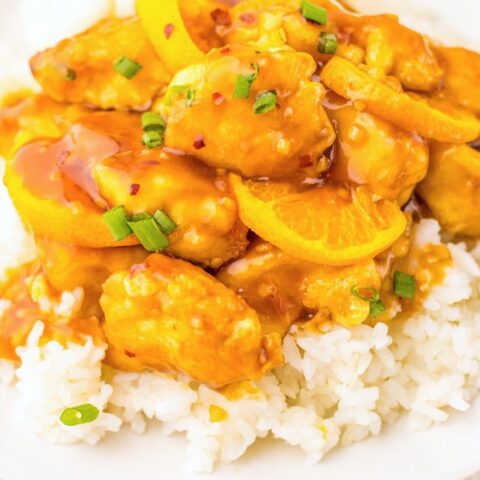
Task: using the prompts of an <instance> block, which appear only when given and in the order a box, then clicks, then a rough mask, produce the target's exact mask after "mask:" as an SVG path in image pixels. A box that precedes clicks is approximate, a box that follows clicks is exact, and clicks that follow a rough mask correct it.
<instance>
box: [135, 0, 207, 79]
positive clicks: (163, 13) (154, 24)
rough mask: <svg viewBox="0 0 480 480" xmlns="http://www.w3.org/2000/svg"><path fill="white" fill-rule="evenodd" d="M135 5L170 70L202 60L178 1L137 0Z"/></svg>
mask: <svg viewBox="0 0 480 480" xmlns="http://www.w3.org/2000/svg"><path fill="white" fill-rule="evenodd" d="M136 6H137V12H138V15H139V17H140V20H141V21H142V24H143V28H144V29H145V31H146V32H147V36H148V38H149V39H150V41H151V42H152V44H153V46H154V48H155V50H156V52H157V54H158V56H159V57H160V59H161V60H162V61H163V62H164V64H165V65H166V67H167V68H168V69H169V70H170V71H171V72H172V73H175V72H177V71H178V70H181V69H182V68H185V67H187V66H189V65H192V64H193V63H197V62H199V61H200V60H201V59H202V57H203V52H202V51H201V50H200V48H198V46H197V45H196V44H195V42H194V41H193V40H192V38H191V36H190V34H189V33H188V31H187V28H186V26H185V23H184V20H183V18H182V14H181V11H180V6H179V0H137V3H136Z"/></svg>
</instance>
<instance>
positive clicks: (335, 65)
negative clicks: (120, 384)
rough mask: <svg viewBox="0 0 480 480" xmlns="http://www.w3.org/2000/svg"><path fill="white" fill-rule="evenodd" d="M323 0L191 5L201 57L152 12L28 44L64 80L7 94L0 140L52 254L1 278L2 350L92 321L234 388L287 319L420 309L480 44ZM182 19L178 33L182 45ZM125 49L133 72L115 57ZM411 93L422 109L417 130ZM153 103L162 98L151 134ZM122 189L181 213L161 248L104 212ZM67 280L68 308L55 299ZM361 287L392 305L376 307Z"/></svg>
mask: <svg viewBox="0 0 480 480" xmlns="http://www.w3.org/2000/svg"><path fill="white" fill-rule="evenodd" d="M316 3H318V5H319V6H324V7H325V8H326V9H327V10H328V14H329V19H328V22H327V24H326V25H320V24H318V23H315V22H312V21H309V20H307V19H306V18H304V17H303V16H302V14H301V12H300V11H299V9H298V5H297V3H296V2H288V1H287V2H279V4H275V2H273V1H271V2H266V3H265V4H264V2H260V3H258V2H255V1H254V0H252V1H244V2H239V3H238V4H237V5H235V6H234V7H232V8H231V9H227V7H225V11H223V10H222V11H221V12H219V11H218V9H217V7H218V5H216V2H213V1H212V2H207V3H206V4H205V5H207V7H206V8H204V9H203V10H202V9H196V5H195V8H193V7H192V9H191V10H189V11H188V12H187V11H185V12H184V13H185V17H186V22H185V23H186V25H187V30H188V29H190V30H191V32H190V33H191V38H192V39H193V40H196V41H198V47H199V51H201V50H202V49H204V50H205V51H206V53H205V55H204V56H200V57H198V58H199V60H198V62H199V63H198V64H195V65H183V66H182V65H181V63H182V62H181V58H180V59H179V58H177V59H176V60H177V61H178V63H179V64H180V66H179V68H175V69H172V71H174V70H175V71H177V70H179V69H180V70H179V71H178V73H177V74H176V75H172V74H170V73H169V72H168V69H167V68H166V65H170V63H169V58H168V55H165V58H163V57H164V56H163V55H162V51H161V49H158V48H157V47H158V45H157V44H155V39H154V38H148V36H147V33H146V31H144V29H143V26H142V23H141V22H140V21H139V19H137V18H129V19H108V20H104V21H102V22H100V23H99V24H98V25H95V26H93V27H92V28H90V29H89V30H88V31H87V32H84V33H82V34H80V35H77V36H76V37H74V38H72V39H69V40H65V41H64V42H61V43H60V44H59V45H58V46H56V47H53V48H51V49H49V50H47V51H46V52H42V53H40V54H38V55H37V56H35V57H34V59H32V62H31V65H32V70H33V73H34V75H35V77H36V78H37V79H38V80H39V82H40V84H41V85H42V88H43V90H44V92H47V94H48V96H47V95H46V94H43V93H42V94H39V95H32V96H28V97H27V98H24V95H23V94H22V95H17V97H16V98H15V97H12V98H10V99H9V100H8V102H7V104H6V105H5V108H4V109H2V110H0V129H1V130H2V138H1V139H0V153H1V154H3V155H5V156H6V157H8V160H7V168H6V184H7V186H8V188H9V189H10V194H11V197H12V200H13V202H14V204H15V205H16V207H17V209H18V211H19V213H20V215H21V217H22V218H23V219H24V221H25V223H27V224H29V225H30V226H31V228H32V230H33V233H34V235H35V237H36V242H37V247H38V250H39V255H38V258H37V259H36V260H35V262H33V264H32V265H28V266H26V267H24V268H22V269H20V270H19V271H17V272H13V273H12V275H11V276H10V278H9V280H8V282H7V285H6V286H5V287H3V288H2V290H1V291H0V297H2V298H4V299H5V300H7V303H6V304H5V309H4V311H2V313H1V315H0V357H1V356H3V357H7V358H10V359H14V358H15V347H16V346H18V345H22V344H23V343H24V342H25V338H26V335H27V334H28V331H29V329H30V328H31V326H32V325H33V323H34V322H35V321H36V320H42V321H43V322H44V323H45V325H46V335H45V338H44V340H45V341H47V340H48V339H58V340H59V341H61V342H63V343H64V342H66V341H67V340H68V339H73V340H74V341H82V339H83V337H82V335H84V334H89V335H91V336H93V337H94V339H95V340H96V341H98V342H100V341H106V342H107V343H109V345H110V351H109V354H108V359H109V360H108V361H110V362H111V363H112V364H113V365H115V366H117V367H121V368H125V369H133V370H135V369H141V368H145V367H148V368H155V369H158V370H162V369H166V370H168V371H172V370H173V371H182V372H186V373H188V374H190V375H191V376H192V378H194V379H199V380H201V381H205V382H206V383H210V384H212V385H214V386H216V387H222V386H225V385H226V384H228V383H231V382H232V381H235V382H236V381H240V382H241V381H242V380H251V379H255V378H259V377H260V376H261V375H262V374H264V373H265V372H266V371H268V370H269V369H271V368H273V367H274V366H275V365H278V364H280V363H281V361H282V360H281V358H282V350H281V340H282V337H283V336H284V335H285V334H286V332H288V331H289V329H290V327H291V326H292V324H295V323H296V324H297V325H299V326H300V328H305V329H310V330H315V331H321V332H323V331H327V330H328V329H329V328H331V327H332V326H333V325H334V324H335V323H339V324H342V325H344V326H346V327H351V326H354V325H358V324H360V323H362V322H371V323H374V322H376V321H389V320H390V319H391V318H392V316H393V315H394V314H395V313H396V312H398V310H399V308H398V307H399V305H400V306H401V308H402V309H403V312H404V313H403V314H404V315H406V314H407V313H408V312H411V311H412V310H417V309H420V308H421V306H422V303H423V301H424V300H425V298H426V297H427V295H428V293H429V292H430V291H431V290H432V288H434V286H435V285H437V284H438V283H441V282H442V281H443V279H444V275H445V272H446V270H447V269H448V267H449V266H451V265H452V259H451V256H450V253H449V250H448V248H446V247H444V246H439V245H427V246H424V247H422V248H417V247H415V244H414V240H413V231H414V228H415V225H414V224H415V223H416V222H418V220H419V219H421V218H426V217H430V216H431V212H430V210H429V209H428V207H426V206H425V205H423V204H422V202H421V201H420V200H419V199H418V198H419V197H418V198H417V196H416V195H417V194H418V193H420V194H421V195H422V198H424V199H426V200H427V203H428V204H429V205H430V206H431V205H432V201H431V200H430V198H431V196H432V195H434V194H432V191H441V190H439V189H441V188H444V187H445V184H444V181H445V178H444V177H445V175H444V174H443V173H442V172H443V170H442V166H443V167H444V166H445V162H444V160H445V155H443V154H442V153H441V152H442V151H443V149H445V148H447V147H445V146H444V143H445V142H447V140H448V142H451V141H457V142H460V143H462V142H464V141H471V140H473V141H475V138H474V137H475V135H476V134H477V136H478V135H479V134H480V126H479V125H480V124H479V123H478V120H477V119H476V118H475V117H473V118H472V116H471V115H470V114H469V113H468V112H465V111H463V110H461V109H460V110H459V109H458V107H459V106H460V107H462V108H465V109H469V110H471V111H473V112H475V113H478V111H479V109H478V108H477V107H478V105H477V103H478V98H477V95H476V94H474V93H470V94H466V93H464V91H463V90H466V89H468V90H472V85H474V83H475V82H474V80H475V79H476V77H475V75H473V74H471V72H470V73H469V74H467V75H463V76H462V75H461V72H460V71H459V70H460V69H458V68H456V65H457V62H458V61H459V59H464V58H469V59H470V60H469V62H470V61H471V64H472V65H474V66H475V68H477V67H478V66H477V60H478V58H480V57H478V56H476V55H475V54H471V55H470V54H468V53H465V52H462V51H456V50H455V51H453V50H450V49H441V48H440V47H438V48H437V47H435V48H434V47H433V46H432V45H430V42H429V40H428V39H426V38H424V37H423V36H421V35H420V34H417V33H416V32H413V31H411V30H409V29H407V28H405V27H403V26H401V25H400V24H399V23H398V21H397V19H396V18H395V17H393V16H388V15H385V16H360V15H356V14H354V13H353V12H350V11H348V10H346V9H344V8H341V7H340V6H339V5H338V4H337V3H332V2H329V1H327V0H316ZM210 7H212V11H209V10H208V9H209V8H210ZM207 10H208V11H207ZM227 10H228V11H227ZM167 26H168V25H167ZM176 28H180V26H179V25H177V26H173V25H171V26H169V28H167V29H166V30H164V31H163V32H162V33H163V37H162V39H161V40H162V42H165V41H169V39H170V38H171V43H170V45H171V47H172V48H171V50H169V53H171V51H174V50H175V48H176V47H178V45H175V38H178V37H176V35H175V33H176V32H175V29H176ZM179 31H180V30H179ZM325 33H328V34H330V35H336V37H335V42H336V43H335V48H336V52H335V55H333V54H327V53H325V51H323V52H321V51H319V49H318V46H319V38H320V39H321V38H322V35H324V34H325ZM153 47H155V48H153ZM183 47H185V48H187V47H186V46H185V45H182V48H183ZM211 47H218V48H215V49H213V50H210V51H208V52H207V50H209V49H210V48H211ZM320 50H321V49H320ZM179 51H180V50H179ZM470 53H471V52H470ZM197 54H198V52H197ZM472 55H473V56H472ZM121 56H125V57H128V58H127V60H130V61H129V62H127V63H129V65H130V67H132V65H133V67H135V69H136V73H135V74H134V75H133V76H131V75H130V74H131V73H132V72H123V73H122V71H119V70H118V68H117V66H114V65H115V64H116V60H118V58H119V57H121ZM130 57H131V58H130ZM477 57H478V58H477ZM170 60H171V58H170ZM135 64H136V66H135ZM478 65H480V62H478ZM182 68H183V69H182ZM326 73H328V75H327V74H326ZM129 77H130V78H129ZM347 77H348V78H347ZM169 82H170V84H169ZM355 82H356V83H355ZM239 85H240V87H241V88H239ZM474 87H475V88H476V85H474ZM335 92H337V93H335ZM372 92H373V93H376V94H378V96H379V97H380V98H377V97H375V98H373V99H372V98H371V95H372ZM378 92H380V93H378ZM340 93H341V95H342V96H340ZM54 99H56V101H55V100H54ZM267 100H268V101H269V102H270V103H268V102H267V103H266V104H263V103H262V102H263V101H265V102H266V101H267ZM61 102H68V103H61ZM375 102H376V103H375ZM402 102H403V103H402ZM392 105H393V106H392ZM398 105H410V106H413V107H414V108H415V111H417V112H420V113H421V118H420V120H418V119H417V118H415V119H414V120H418V121H417V123H416V124H415V127H412V126H411V120H412V119H411V118H409V117H408V114H409V112H408V111H404V110H405V109H401V111H400V112H399V111H398V108H396V107H395V106H397V107H398ZM385 106H387V107H388V108H386V109H385ZM102 108H103V109H104V110H100V109H102ZM145 110H151V113H154V114H155V115H157V116H158V115H159V116H160V117H161V119H160V120H158V123H156V124H153V131H154V135H153V137H157V142H156V143H155V144H151V143H149V137H150V136H151V135H149V133H150V134H151V132H152V130H151V128H152V125H147V126H145V125H143V124H142V122H143V120H142V115H141V113H139V112H142V111H145ZM452 125H453V127H452ZM419 126H420V127H423V126H425V129H424V130H423V129H422V128H418V127H419ZM427 127H428V128H427ZM149 129H150V130H149ZM457 130H458V132H459V133H458V132H457ZM419 131H420V132H422V135H423V137H424V138H423V137H421V136H420V135H419V134H418V132H419ZM423 132H425V133H423ZM457 133H458V135H457ZM452 139H453V140H452ZM465 139H466V140H465ZM439 142H440V143H439ZM441 142H443V143H441ZM457 148H458V151H460V153H461V154H462V155H461V156H458V155H454V154H452V157H455V158H454V162H452V163H455V164H456V162H457V163H458V164H460V163H461V164H462V168H463V171H464V173H465V174H464V175H463V174H462V176H460V177H459V178H457V181H458V185H460V187H461V186H462V185H464V184H468V185H467V186H469V187H472V182H473V180H472V178H477V173H478V174H479V175H478V176H479V177H480V173H479V172H480V163H479V162H478V157H477V155H475V154H474V153H476V152H475V151H474V150H473V149H472V148H470V147H467V146H466V145H465V146H459V147H448V150H449V151H450V150H451V151H452V152H456V151H457ZM432 152H433V153H434V154H435V152H437V154H438V155H436V156H438V158H437V162H436V163H435V164H432V163H431V164H430V169H431V171H430V174H429V173H428V168H429V161H430V157H431V153H432ZM472 152H474V153H472ZM437 168H438V169H440V172H439V173H438V172H437V173H438V175H436V176H435V175H432V171H433V170H435V169H437ZM435 172H436V170H435V171H434V172H433V173H435ZM427 175H430V178H429V179H430V180H432V179H433V180H432V181H433V183H435V184H434V185H431V184H430V183H429V182H428V181H426V180H425V178H426V177H427ZM447 180H449V179H448V178H447ZM418 185H420V187H419V188H416V187H417V186H418ZM458 190H459V191H460V190H462V189H461V188H458ZM473 190H475V189H474V188H473V189H472V195H474V194H475V193H476V192H475V191H473ZM429 193H430V195H429ZM455 193H457V192H453V194H455ZM449 194H452V192H449ZM457 200H458V199H457ZM461 200H462V199H461V198H460V199H459V201H458V204H459V205H461V203H462V202H461ZM471 203H473V204H474V202H471ZM118 206H123V207H124V209H125V212H126V214H127V215H128V217H129V221H131V220H132V218H131V217H130V216H131V215H133V214H145V213H149V214H153V213H155V212H157V211H158V210H161V212H160V213H162V212H163V213H164V214H165V215H166V216H167V217H168V218H169V219H170V221H171V222H172V224H174V229H173V231H172V232H171V233H169V236H168V242H169V245H168V248H166V250H165V251H164V252H163V253H164V254H163V255H156V254H154V255H152V256H149V254H148V253H147V252H146V251H145V250H144V249H143V248H142V247H141V246H139V242H140V240H139V238H137V237H136V236H135V235H133V234H130V235H128V236H127V238H126V239H125V240H124V241H123V242H124V243H118V242H116V241H115V240H114V238H113V237H112V235H111V232H110V230H109V229H108V228H107V226H106V223H105V222H104V220H103V217H102V214H103V213H104V212H106V211H107V210H109V209H111V208H115V207H118ZM447 207H448V206H447ZM438 208H439V209H440V208H442V209H444V208H445V205H444V204H442V205H439V206H438ZM467 213H468V214H469V215H467V219H466V222H465V223H466V224H468V221H469V220H471V216H472V215H471V212H470V211H468V212H467ZM436 217H437V218H441V216H440V215H436ZM38 218H40V221H37V220H38ZM412 218H413V222H412ZM475 218H476V217H475ZM458 230H459V231H460V233H468V232H470V231H471V230H467V229H466V228H465V225H463V224H462V225H460V226H458ZM127 231H128V229H127ZM72 232H73V233H74V234H73V233H72ZM396 271H401V272H403V273H406V274H409V275H411V276H413V277H415V280H416V284H417V286H416V293H415V298H414V300H413V301H410V300H404V299H400V298H399V296H398V295H397V294H395V292H394V291H393V288H394V287H393V280H394V274H395V272H396ZM65 291H66V292H67V294H66V295H67V296H68V295H73V297H74V299H75V302H74V307H72V309H71V311H69V312H67V314H64V315H60V314H59V313H58V312H59V311H60V310H59V309H60V306H59V305H60V302H61V299H62V292H65ZM359 292H360V294H359ZM365 292H371V293H372V296H378V295H379V296H380V298H381V301H382V302H383V306H385V307H386V308H385V311H380V312H377V313H378V315H377V314H375V315H373V313H372V310H371V300H372V298H369V297H368V296H365V295H364V293H365ZM69 298H72V297H69ZM389 307H391V308H389ZM145 329H147V330H148V332H147V333H145V332H146V331H147V330H145ZM149 332H150V333H149ZM152 332H153V333H152ZM232 345H236V347H235V348H233V347H232ZM207 350H208V352H207ZM239 357H242V358H248V359H249V361H248V362H247V363H248V368H245V369H244V368H243V367H245V366H246V365H243V364H241V363H239V362H238V358H239ZM218 365H221V367H222V368H219V367H218ZM240 385H242V386H241V387H239V388H238V391H243V390H245V391H247V392H250V393H252V389H251V384H249V383H248V382H246V383H244V382H241V383H240ZM238 391H237V390H236V389H235V388H232V389H231V390H230V393H229V394H230V395H232V396H235V395H237V394H238ZM225 392H229V390H228V388H227V390H225ZM210 416H211V417H212V418H214V419H215V421H217V420H219V419H220V420H221V419H224V412H222V411H221V409H216V410H215V409H213V410H212V411H210Z"/></svg>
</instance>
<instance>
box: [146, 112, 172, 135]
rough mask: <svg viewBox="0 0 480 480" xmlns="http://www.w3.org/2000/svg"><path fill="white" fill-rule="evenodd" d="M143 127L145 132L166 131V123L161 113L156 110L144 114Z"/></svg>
mask: <svg viewBox="0 0 480 480" xmlns="http://www.w3.org/2000/svg"><path fill="white" fill-rule="evenodd" d="M142 128H143V131H144V132H150V131H152V130H153V131H158V132H163V131H165V128H166V125H165V122H164V120H163V118H162V116H161V115H160V114H159V113H155V112H145V113H144V114H143V115H142Z"/></svg>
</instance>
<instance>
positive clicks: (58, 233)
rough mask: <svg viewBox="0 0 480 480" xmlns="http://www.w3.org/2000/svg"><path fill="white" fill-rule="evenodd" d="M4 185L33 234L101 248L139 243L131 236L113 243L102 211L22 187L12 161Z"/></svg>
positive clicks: (20, 178) (63, 241)
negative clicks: (38, 193)
mask: <svg viewBox="0 0 480 480" xmlns="http://www.w3.org/2000/svg"><path fill="white" fill-rule="evenodd" d="M5 185H6V186H7V188H8V191H9V193H10V197H11V199H12V201H13V204H14V205H15V208H16V209H17V211H18V213H19V215H20V217H21V218H22V220H23V222H24V223H25V224H26V225H27V227H29V228H31V230H32V231H33V233H34V234H35V235H44V236H45V237H47V238H49V239H50V240H54V241H57V242H61V243H67V244H72V245H77V246H80V247H89V248H103V247H121V246H128V245H138V240H137V238H136V237H135V236H134V235H130V236H129V237H127V238H126V239H125V240H123V241H121V242H116V241H115V240H114V239H113V238H112V235H111V233H110V231H109V230H108V228H107V225H106V223H105V221H104V220H103V218H102V212H101V211H100V210H97V209H93V208H89V207H88V206H86V205H83V204H82V203H81V202H79V201H75V202H71V203H63V204H62V203H60V202H59V201H57V200H54V199H50V198H40V197H38V196H36V195H35V194H33V193H32V192H30V190H28V188H27V187H26V186H25V184H24V182H23V179H22V176H21V175H20V174H19V173H18V172H16V171H15V169H14V167H13V165H12V164H11V162H8V163H7V166H6V170H5Z"/></svg>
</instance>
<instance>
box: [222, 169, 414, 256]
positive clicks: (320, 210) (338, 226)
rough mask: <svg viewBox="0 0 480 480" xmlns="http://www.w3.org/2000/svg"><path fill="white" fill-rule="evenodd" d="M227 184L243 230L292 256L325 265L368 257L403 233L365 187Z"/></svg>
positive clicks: (402, 223)
mask: <svg viewBox="0 0 480 480" xmlns="http://www.w3.org/2000/svg"><path fill="white" fill-rule="evenodd" d="M230 181H231V184H232V187H233V190H234V192H235V195H236V197H237V201H238V204H239V211H240V218H241V220H242V222H243V223H245V225H247V227H249V228H250V229H251V230H253V231H254V232H255V233H256V234H257V235H259V236H260V237H262V238H263V239H264V240H267V241H268V242H270V243H272V244H273V245H275V246H277V247H279V248H281V249H282V250H283V251H284V252H286V253H288V254H289V255H292V256H293V257H296V258H300V259H303V260H308V261H311V262H316V263H320V264H325V265H350V264H354V263H357V262H359V261H362V260H366V259H368V258H372V257H374V256H375V255H377V254H379V253H380V252H382V251H383V250H386V249H387V248H388V247H389V246H390V245H392V244H393V243H394V242H395V241H396V240H397V239H398V238H399V237H400V236H401V235H402V233H403V232H404V230H405V228H406V226H407V220H406V218H405V216H404V214H403V213H402V211H401V210H400V208H399V207H398V206H397V205H396V204H395V203H393V202H390V201H388V200H380V201H378V202H375V201H373V198H372V195H371V193H370V192H369V190H368V189H367V188H366V187H357V188H355V187H348V188H347V187H343V186H340V185H324V186H322V187H319V188H313V189H311V190H308V191H305V192H301V193H298V192H296V191H294V190H293V187H289V186H287V185H283V184H271V183H260V182H254V181H246V182H243V181H242V179H241V178H240V177H238V176H236V175H233V174H231V175H230Z"/></svg>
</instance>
